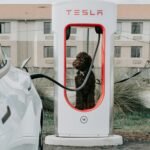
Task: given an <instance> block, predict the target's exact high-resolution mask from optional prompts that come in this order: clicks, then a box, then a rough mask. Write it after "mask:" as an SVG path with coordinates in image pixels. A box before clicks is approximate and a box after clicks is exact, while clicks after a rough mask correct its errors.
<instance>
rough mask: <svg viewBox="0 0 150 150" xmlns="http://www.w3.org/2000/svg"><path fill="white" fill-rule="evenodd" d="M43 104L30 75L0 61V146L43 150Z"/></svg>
mask: <svg viewBox="0 0 150 150" xmlns="http://www.w3.org/2000/svg"><path fill="white" fill-rule="evenodd" d="M41 127H42V103H41V99H40V97H39V95H38V93H37V91H36V90H35V88H34V86H33V84H32V81H31V78H30V75H29V74H28V73H27V72H25V71H22V70H21V69H17V68H14V67H12V66H10V63H9V60H5V61H1V64H0V149H1V150H42V141H41Z"/></svg>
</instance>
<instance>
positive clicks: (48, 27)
mask: <svg viewBox="0 0 150 150" xmlns="http://www.w3.org/2000/svg"><path fill="white" fill-rule="evenodd" d="M51 26H52V23H51V22H44V34H50V33H51Z"/></svg>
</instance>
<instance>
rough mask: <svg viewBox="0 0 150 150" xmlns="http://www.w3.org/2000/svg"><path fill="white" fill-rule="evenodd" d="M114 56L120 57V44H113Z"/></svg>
mask: <svg viewBox="0 0 150 150" xmlns="http://www.w3.org/2000/svg"><path fill="white" fill-rule="evenodd" d="M115 57H121V46H115Z"/></svg>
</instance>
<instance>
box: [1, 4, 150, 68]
mask: <svg viewBox="0 0 150 150" xmlns="http://www.w3.org/2000/svg"><path fill="white" fill-rule="evenodd" d="M51 14H52V12H51V6H50V5H0V44H1V48H2V49H3V51H5V53H6V54H7V55H8V56H9V57H10V58H11V61H12V64H13V65H15V66H20V65H21V62H22V61H23V60H24V59H26V58H28V57H31V61H30V63H29V66H33V67H39V68H41V67H43V68H47V67H52V68H53V67H54V63H53V62H54V58H53V56H54V52H53V51H54V48H53V33H52V29H51V22H52V20H51ZM149 14H150V5H118V23H117V31H116V33H115V34H114V40H115V51H114V63H115V66H116V67H143V66H144V65H145V63H146V61H147V60H149V59H150V16H149ZM92 32H93V31H89V33H90V34H91V33H92ZM83 36H85V37H83ZM81 37H83V38H82V39H81ZM75 40H77V41H78V42H75ZM86 40H87V32H86V31H84V32H82V34H81V32H80V29H76V28H72V31H71V39H70V41H69V43H68V46H67V57H68V67H69V66H70V67H71V65H70V64H71V63H72V60H73V59H72V58H73V57H75V56H76V54H77V52H78V51H80V49H86V47H87V42H86ZM89 40H90V43H91V44H90V45H89V49H94V47H95V44H96V38H94V40H93V37H90V39H89ZM91 53H92V52H91Z"/></svg>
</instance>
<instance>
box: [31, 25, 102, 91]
mask: <svg viewBox="0 0 150 150" xmlns="http://www.w3.org/2000/svg"><path fill="white" fill-rule="evenodd" d="M69 30H70V28H69ZM95 31H96V33H97V34H98V41H97V45H96V49H95V52H94V55H93V58H92V62H91V65H90V67H89V71H88V73H87V75H86V78H85V79H84V81H83V83H82V84H81V85H80V86H79V87H78V88H74V89H73V88H68V87H65V86H64V85H62V84H61V83H59V82H57V81H56V80H54V79H53V78H51V77H49V76H47V75H44V74H32V75H30V77H31V79H38V78H46V79H48V80H50V81H52V82H54V83H55V84H57V85H58V86H60V87H62V88H64V89H66V90H68V91H79V90H81V89H83V87H84V86H85V84H86V83H87V81H88V79H89V76H90V74H91V72H92V68H93V64H94V61H95V57H96V54H97V51H98V47H99V44H100V36H101V34H102V33H103V31H102V29H101V28H100V27H95ZM67 35H68V34H67ZM68 38H69V36H67V39H68Z"/></svg>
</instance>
